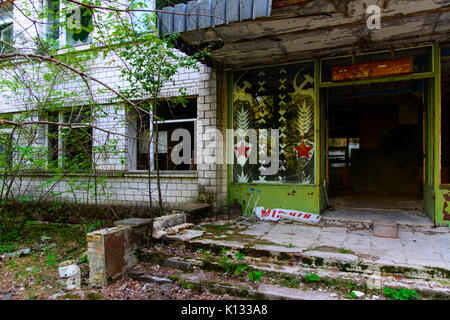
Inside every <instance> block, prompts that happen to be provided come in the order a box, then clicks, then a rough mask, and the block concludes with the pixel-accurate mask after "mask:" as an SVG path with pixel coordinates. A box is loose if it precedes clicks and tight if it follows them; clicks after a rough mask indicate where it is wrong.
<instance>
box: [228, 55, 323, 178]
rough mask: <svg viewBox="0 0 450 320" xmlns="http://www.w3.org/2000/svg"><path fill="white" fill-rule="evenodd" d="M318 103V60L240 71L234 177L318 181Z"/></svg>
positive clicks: (235, 78)
mask: <svg viewBox="0 0 450 320" xmlns="http://www.w3.org/2000/svg"><path fill="white" fill-rule="evenodd" d="M314 106H315V92H314V64H313V63H312V62H311V63H303V64H291V65H284V66H276V67H269V68H260V69H251V70H242V71H236V72H234V73H233V109H232V110H233V116H232V119H233V129H234V132H235V136H234V141H233V149H232V150H233V153H234V155H233V157H234V162H233V182H234V183H279V184H284V183H295V184H314V183H315V175H314V174H315V170H314V169H315V151H316V148H315V147H316V141H315V134H314V132H315V127H314V116H315V114H314ZM252 129H254V130H255V131H252ZM271 129H278V134H277V132H274V131H271ZM250 132H255V133H256V134H255V135H256V138H251V136H252V135H251V134H250ZM277 135H278V137H277ZM277 138H278V139H277ZM276 140H278V143H275V142H276ZM265 142H267V143H265ZM264 146H266V147H264ZM274 152H278V155H279V157H278V163H277V166H276V170H275V172H274V171H273V170H270V171H271V172H270V174H268V171H269V170H267V169H268V168H269V166H270V165H269V163H267V158H268V157H270V156H273V154H274ZM273 159H274V158H272V162H273V161H274V160H273ZM252 160H253V161H252Z"/></svg>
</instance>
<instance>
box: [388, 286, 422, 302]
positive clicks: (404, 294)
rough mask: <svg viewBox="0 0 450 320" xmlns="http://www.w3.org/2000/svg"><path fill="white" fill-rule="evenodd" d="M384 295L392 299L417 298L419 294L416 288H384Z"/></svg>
mask: <svg viewBox="0 0 450 320" xmlns="http://www.w3.org/2000/svg"><path fill="white" fill-rule="evenodd" d="M384 296H385V297H386V298H389V299H391V300H417V299H419V295H418V294H417V292H416V291H415V290H411V289H406V288H398V289H393V288H387V287H386V288H384Z"/></svg>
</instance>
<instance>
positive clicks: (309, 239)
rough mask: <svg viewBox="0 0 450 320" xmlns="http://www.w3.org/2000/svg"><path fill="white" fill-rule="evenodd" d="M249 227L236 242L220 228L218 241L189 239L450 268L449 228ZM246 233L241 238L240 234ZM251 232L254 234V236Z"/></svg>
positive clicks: (349, 259) (344, 259)
mask: <svg viewBox="0 0 450 320" xmlns="http://www.w3.org/2000/svg"><path fill="white" fill-rule="evenodd" d="M245 225H247V226H248V228H247V229H245V228H241V229H240V230H239V229H237V230H236V234H234V235H233V241H226V240H223V239H220V238H219V237H220V236H221V235H222V234H223V235H226V234H227V231H228V230H227V229H224V230H223V231H218V233H217V234H215V237H216V238H214V239H211V238H210V237H208V236H206V237H197V238H195V239H193V240H187V241H191V242H194V243H202V244H213V245H216V246H226V247H233V248H236V249H243V248H252V249H258V250H265V251H269V252H272V253H273V254H274V255H275V256H276V255H278V254H279V253H301V254H306V255H307V256H310V257H319V258H322V259H323V260H324V261H326V260H338V261H339V262H341V263H344V264H345V263H347V262H348V263H351V264H352V265H358V264H360V263H362V264H368V265H373V264H374V263H375V264H378V265H382V264H386V265H388V266H396V265H408V264H410V265H413V266H414V267H421V268H423V267H426V266H430V267H437V268H443V269H446V270H450V254H448V252H450V250H448V246H449V243H450V229H448V230H447V232H445V231H443V230H440V232H438V233H433V232H431V231H432V230H433V228H425V227H421V229H420V230H417V229H415V227H402V228H399V234H398V235H399V238H398V239H390V238H378V237H374V236H373V234H372V230H370V229H352V228H347V227H345V226H343V227H323V226H304V225H300V224H273V223H268V222H255V223H250V222H246V223H245ZM240 234H242V240H241V241H236V239H239V235H240ZM249 235H251V237H249Z"/></svg>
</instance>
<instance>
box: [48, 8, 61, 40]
mask: <svg viewBox="0 0 450 320" xmlns="http://www.w3.org/2000/svg"><path fill="white" fill-rule="evenodd" d="M47 10H48V18H47V25H46V30H47V32H46V33H47V38H49V39H52V40H58V39H59V18H58V17H59V0H47Z"/></svg>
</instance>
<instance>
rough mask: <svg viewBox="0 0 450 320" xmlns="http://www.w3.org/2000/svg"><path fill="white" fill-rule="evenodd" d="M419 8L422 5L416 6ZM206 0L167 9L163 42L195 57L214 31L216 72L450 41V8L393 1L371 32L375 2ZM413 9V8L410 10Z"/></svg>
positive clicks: (212, 57)
mask: <svg viewBox="0 0 450 320" xmlns="http://www.w3.org/2000/svg"><path fill="white" fill-rule="evenodd" d="M414 2H415V3H414ZM334 3H335V2H331V1H327V0H291V1H276V2H275V0H274V2H273V3H272V0H199V1H190V2H188V3H187V4H178V5H176V6H174V7H166V8H163V9H162V11H163V13H159V14H158V18H159V19H158V26H159V32H160V35H167V34H169V33H178V34H179V38H178V41H177V47H178V48H179V49H180V50H182V51H183V52H185V53H187V54H192V53H194V52H197V51H198V50H200V49H201V47H202V46H203V45H204V42H205V36H206V37H208V36H209V35H208V34H206V33H207V32H208V31H211V30H214V32H215V33H216V34H217V35H218V37H219V38H220V39H222V40H223V46H221V47H218V48H215V49H214V50H211V53H210V55H209V56H208V59H207V60H208V61H207V62H208V64H213V63H215V64H220V65H223V66H225V67H227V68H238V67H243V66H252V65H261V64H275V63H283V62H289V61H298V60H303V59H309V58H312V57H321V56H329V55H338V54H350V53H359V52H364V51H371V50H377V49H382V48H390V47H401V46H409V45H412V44H417V43H426V42H431V41H435V40H444V39H449V33H450V4H449V3H448V1H433V0H424V1H421V2H420V4H418V3H417V1H395V2H393V1H390V2H389V1H385V2H384V4H385V5H384V7H383V8H380V9H381V29H371V28H369V27H368V23H367V21H368V19H369V18H370V16H371V15H372V13H370V12H368V11H367V8H368V7H369V6H370V5H371V4H373V1H369V0H355V1H341V2H339V3H341V4H342V5H341V4H340V5H335V4H334ZM408 3H409V4H408Z"/></svg>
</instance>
